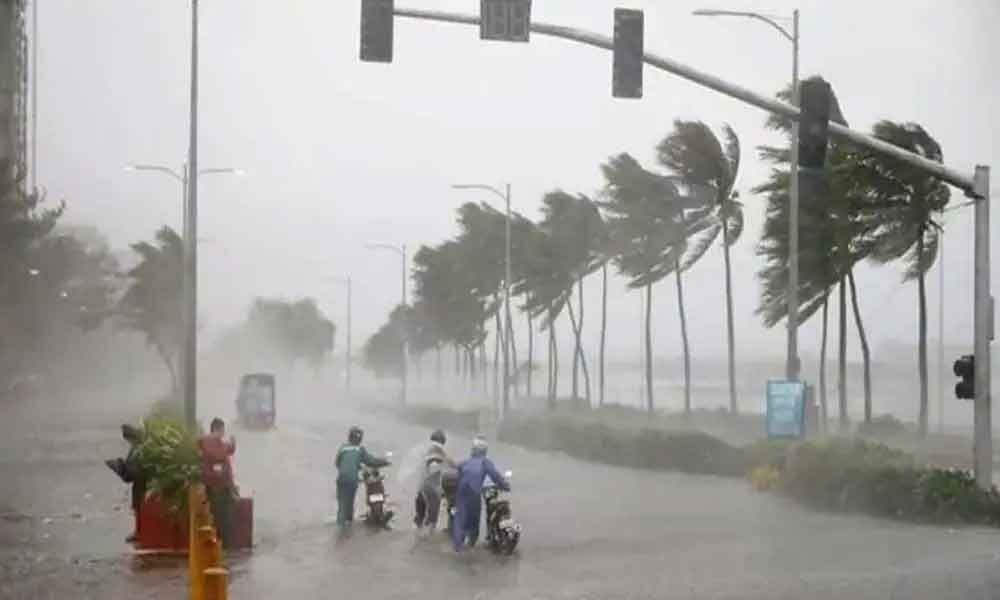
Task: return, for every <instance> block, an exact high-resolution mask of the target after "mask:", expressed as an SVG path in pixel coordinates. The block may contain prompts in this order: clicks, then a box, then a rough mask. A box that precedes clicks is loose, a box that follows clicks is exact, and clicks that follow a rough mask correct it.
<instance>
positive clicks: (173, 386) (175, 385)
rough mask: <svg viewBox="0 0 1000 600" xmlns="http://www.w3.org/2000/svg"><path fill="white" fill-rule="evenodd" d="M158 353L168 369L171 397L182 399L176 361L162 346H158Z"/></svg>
mask: <svg viewBox="0 0 1000 600" xmlns="http://www.w3.org/2000/svg"><path fill="white" fill-rule="evenodd" d="M156 353H157V354H159V355H160V359H161V360H162V361H163V364H164V365H166V367H167V373H169V375H170V396H171V397H172V398H174V399H181V398H180V389H181V386H180V379H179V378H178V376H177V368H176V367H175V366H174V361H173V360H172V359H171V358H170V354H169V353H168V352H167V351H166V350H165V349H164V348H163V346H160V345H159V344H157V345H156Z"/></svg>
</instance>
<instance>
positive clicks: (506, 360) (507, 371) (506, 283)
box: [500, 183, 517, 417]
mask: <svg viewBox="0 0 1000 600" xmlns="http://www.w3.org/2000/svg"><path fill="white" fill-rule="evenodd" d="M504 200H505V201H506V205H507V222H506V227H505V228H504V280H503V295H504V305H505V306H506V321H507V324H506V327H505V331H506V332H507V333H506V335H505V336H504V342H503V405H502V411H501V413H500V417H503V416H505V415H506V414H507V411H508V410H509V409H510V378H511V365H510V354H511V352H510V346H511V343H512V341H511V337H512V334H513V332H512V331H511V320H510V278H511V267H510V184H509V183H508V184H507V186H506V188H505V194H504ZM514 368H515V369H516V368H517V365H514Z"/></svg>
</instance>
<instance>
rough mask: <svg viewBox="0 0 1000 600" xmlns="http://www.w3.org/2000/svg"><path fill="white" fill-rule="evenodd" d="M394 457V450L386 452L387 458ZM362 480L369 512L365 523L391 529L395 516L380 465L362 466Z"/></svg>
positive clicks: (365, 517)
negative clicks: (390, 523)
mask: <svg viewBox="0 0 1000 600" xmlns="http://www.w3.org/2000/svg"><path fill="white" fill-rule="evenodd" d="M390 458H392V452H388V453H386V459H390ZM361 480H362V481H363V482H364V484H365V502H366V503H367V505H368V513H367V514H365V516H364V517H363V519H364V521H365V523H367V524H368V525H369V526H371V527H376V528H379V529H391V527H390V526H389V522H390V521H392V517H393V516H395V511H393V510H392V509H391V508H390V505H389V501H388V498H389V495H388V494H386V493H385V483H384V481H385V475H383V474H382V470H381V469H379V468H378V467H369V466H367V465H365V466H363V467H362V468H361Z"/></svg>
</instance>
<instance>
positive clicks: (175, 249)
mask: <svg viewBox="0 0 1000 600" xmlns="http://www.w3.org/2000/svg"><path fill="white" fill-rule="evenodd" d="M132 250H133V251H134V252H135V253H136V254H138V255H139V263H138V264H137V265H136V266H135V267H133V268H132V269H131V270H130V271H128V273H127V276H128V278H129V280H130V284H129V287H128V288H127V289H126V290H125V293H124V295H123V296H122V297H121V299H119V301H118V304H117V306H116V307H115V314H116V315H118V317H119V319H120V324H121V326H122V327H125V328H127V329H131V330H133V331H136V332H139V333H141V334H143V335H144V336H145V338H146V343H147V344H149V345H150V346H152V347H153V348H154V349H155V350H156V352H157V354H158V355H159V356H160V358H161V359H162V360H163V363H164V365H165V366H166V367H167V371H169V373H170V384H171V391H172V392H173V393H174V394H176V393H177V391H178V390H179V387H180V381H179V379H178V377H179V375H178V372H177V367H178V365H177V359H178V356H179V353H180V348H181V335H182V331H181V329H182V327H181V325H182V317H181V314H182V309H181V306H182V304H181V270H182V264H183V255H184V250H183V242H182V240H181V237H180V236H179V235H177V232H176V231H174V230H173V229H171V228H169V227H162V228H160V230H159V231H157V232H156V240H155V241H154V242H153V243H150V242H139V243H136V244H132Z"/></svg>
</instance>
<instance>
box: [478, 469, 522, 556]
mask: <svg viewBox="0 0 1000 600" xmlns="http://www.w3.org/2000/svg"><path fill="white" fill-rule="evenodd" d="M512 475H513V473H511V472H510V471H507V472H506V473H504V477H505V478H506V479H507V480H508V481H509V480H510V478H511V476H512ZM483 501H484V503H485V504H486V543H487V545H489V547H490V549H491V550H493V551H494V552H496V553H497V554H503V555H505V556H510V555H511V554H512V553H513V552H514V549H515V548H517V543H518V541H520V539H521V524H520V523H518V522H517V521H515V520H514V517H513V515H512V514H511V510H510V497H509V493H508V492H505V491H503V490H501V489H500V488H498V487H497V486H496V484H493V483H492V482H491V483H490V484H489V485H484V486H483Z"/></svg>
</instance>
